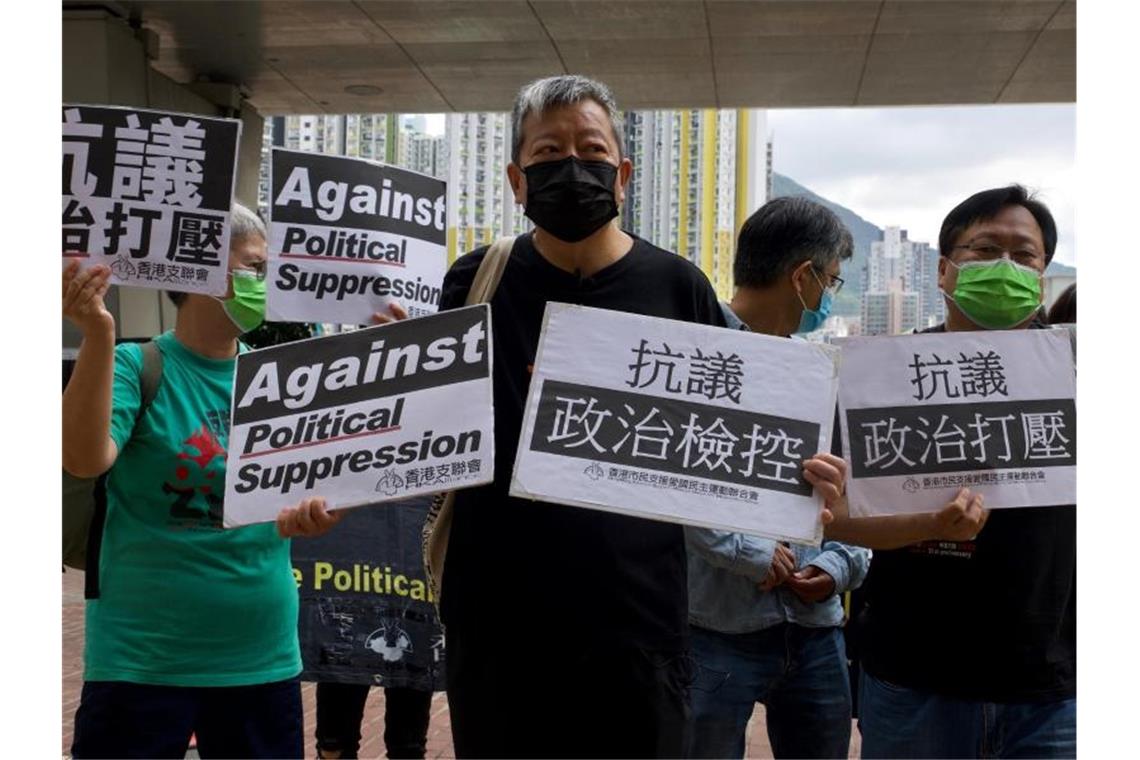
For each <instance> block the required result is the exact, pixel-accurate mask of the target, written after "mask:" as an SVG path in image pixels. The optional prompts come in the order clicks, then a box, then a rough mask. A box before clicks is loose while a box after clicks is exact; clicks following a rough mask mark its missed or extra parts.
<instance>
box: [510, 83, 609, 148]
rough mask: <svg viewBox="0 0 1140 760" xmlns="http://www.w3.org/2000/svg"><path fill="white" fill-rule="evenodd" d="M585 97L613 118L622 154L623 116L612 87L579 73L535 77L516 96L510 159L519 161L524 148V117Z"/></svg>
mask: <svg viewBox="0 0 1140 760" xmlns="http://www.w3.org/2000/svg"><path fill="white" fill-rule="evenodd" d="M583 100H592V101H594V102H595V103H597V104H598V105H600V106H601V107H602V108H604V109H606V115H608V116H609V117H610V127H611V128H612V129H613V131H614V138H616V139H617V146H618V156H621V154H622V136H621V128H622V118H621V112H620V111H618V108H617V103H616V102H615V101H614V96H613V93H612V92H610V88H609V87H606V86H605V85H604V84H602V83H601V82H598V81H596V80H594V79H589V78H587V77H584V76H579V75H578V74H562V75H560V76H556V77H547V78H546V79H536V80H535V81H533V82H531V83H530V84H528V85H524V86H523V88H522V89H521V90H519V94H518V96H517V97H516V98H515V107H514V109H513V110H512V111H511V135H512V137H513V144H512V145H511V161H512V162H514V163H515V164H516V165H517V164H518V162H519V151H520V150H522V144H523V135H522V124H523V120H524V119H525V118H526V117H527V115H528V114H530V113H536V114H540V115H541V114H543V113H545V112H546V111H548V110H550V109H551V108H561V107H562V106H568V105H573V104H575V103H580V102H581V101H583Z"/></svg>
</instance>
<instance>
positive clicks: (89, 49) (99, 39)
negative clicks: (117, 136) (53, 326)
mask: <svg viewBox="0 0 1140 760" xmlns="http://www.w3.org/2000/svg"><path fill="white" fill-rule="evenodd" d="M142 34H144V33H143V32H136V30H134V29H132V28H131V26H130V25H129V24H128V23H127V21H126V20H125V19H122V18H119V17H117V16H115V15H114V14H112V13H110V12H108V11H106V10H101V9H82V10H77V9H64V11H63V101H64V102H65V103H82V104H86V105H110V106H136V107H139V108H154V109H158V110H166V111H178V112H182V113H196V114H202V115H203V116H219V115H226V113H225V111H224V110H223V109H222V108H220V107H219V106H218V105H215V103H213V102H211V100H210V99H209V98H207V97H203V95H201V94H198V93H196V92H194V91H193V90H192V89H191V86H188V85H181V84H179V83H177V82H175V81H174V80H172V79H170V78H169V77H167V76H165V75H164V74H161V73H159V72H158V71H155V70H154V69H153V68H151V67H150V63H149V60H148V58H147V50H146V44H145V42H144V39H143V38H142V36H141V35H142ZM209 87H219V86H218V85H210V86H209ZM221 87H224V86H221ZM204 91H207V92H208V88H207V89H206V90H204ZM239 117H240V118H241V120H242V135H241V144H240V147H239V155H238V175H237V183H236V186H235V195H236V197H237V199H238V200H239V201H241V202H242V203H244V204H246V205H247V206H249V207H250V208H253V209H256V208H257V182H258V170H259V167H260V165H261V138H262V128H263V126H264V119H262V117H261V115H260V114H259V113H258V112H257V110H256V109H254V108H253V107H252V106H251V105H249V104H248V103H245V102H241V104H240V114H239ZM107 307H108V309H110V311H111V313H112V314H114V315H115V324H116V329H117V331H118V336H119V337H122V338H143V337H150V336H152V335H155V334H156V333H159V332H161V331H162V330H165V329H169V328H170V327H172V326H173V324H174V322H173V312H172V310H171V309H170V308H169V303H165V304H164V296H163V295H162V293H161V292H160V291H157V290H148V289H144V288H112V289H111V291H110V293H108V296H107ZM79 340H80V335H79V332H78V331H77V330H75V329H74V328H73V327H72V326H71V324H70V323H69V322H66V321H64V324H63V346H64V349H65V351H66V350H67V349H75V348H77V347H78V346H79Z"/></svg>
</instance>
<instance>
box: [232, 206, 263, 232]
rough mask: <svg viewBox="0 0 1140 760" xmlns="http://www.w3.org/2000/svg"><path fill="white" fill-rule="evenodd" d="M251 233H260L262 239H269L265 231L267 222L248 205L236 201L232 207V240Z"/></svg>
mask: <svg viewBox="0 0 1140 760" xmlns="http://www.w3.org/2000/svg"><path fill="white" fill-rule="evenodd" d="M250 235H260V236H261V239H262V240H266V241H268V240H269V234H268V233H267V232H266V231H265V222H263V221H261V217H259V216H258V215H257V214H255V213H254V212H253V211H251V210H250V209H249V208H247V207H246V206H243V205H242V204H240V203H238V202H237V201H234V205H233V207H232V208H230V240H231V241H233V240H241V239H242V238H244V237H249V236H250Z"/></svg>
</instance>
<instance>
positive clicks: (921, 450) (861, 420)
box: [847, 399, 1077, 478]
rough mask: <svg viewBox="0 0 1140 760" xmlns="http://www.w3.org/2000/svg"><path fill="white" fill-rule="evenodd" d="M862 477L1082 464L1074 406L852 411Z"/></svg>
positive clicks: (855, 462) (1048, 403)
mask: <svg viewBox="0 0 1140 760" xmlns="http://www.w3.org/2000/svg"><path fill="white" fill-rule="evenodd" d="M847 436H848V442H849V443H850V446H851V460H852V461H851V468H852V474H853V475H854V476H855V477H857V478H867V477H879V476H887V475H915V474H928V473H943V472H972V471H976V470H999V469H1018V468H1033V469H1037V468H1041V467H1065V466H1072V465H1075V464H1076V463H1077V408H1076V404H1075V403H1074V401H1073V400H1072V399H1056V400H1036V401H999V402H992V403H974V404H939V405H933V406H903V407H884V408H872V409H848V410H847Z"/></svg>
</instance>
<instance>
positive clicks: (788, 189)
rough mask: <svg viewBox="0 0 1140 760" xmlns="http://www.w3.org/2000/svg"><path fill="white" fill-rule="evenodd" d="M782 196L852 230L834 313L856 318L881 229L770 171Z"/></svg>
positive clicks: (1055, 270) (1052, 271)
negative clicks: (807, 203)
mask: <svg viewBox="0 0 1140 760" xmlns="http://www.w3.org/2000/svg"><path fill="white" fill-rule="evenodd" d="M784 196H803V197H805V198H808V199H810V200H813V201H815V202H817V203H821V204H823V205H824V206H826V207H827V208H829V209H831V210H832V211H834V212H835V214H836V216H838V217H839V219H840V221H842V222H843V223H844V224H845V225H847V229H849V230H851V237H852V238H853V239H854V241H855V253H854V255H853V256H852V257H851V260H850V261H848V262H846V263H844V265H843V279H844V280H845V281H846V284H845V285H844V287H843V290H842V291H841V292H840V293H839V297H838V298H836V299H835V313H836V314H840V315H842V316H858V315H859V304H860V300H861V299H862V297H863V266H864V264H866V263H867V257H868V256H869V255H870V254H871V243H873V242H875V241H878V240H882V239H883V230H882V228H881V227H878V226H876V225H874V224H872V223H871V222H868V221H867V220H866V219H864V218H863V217H861V216H859V215H858V214H856V213H855V212H854V211H852V210H851V209H849V208H847V207H846V206H840V205H839V204H838V203H835V202H834V201H830V200H828V199H827V198H824V197H823V196H821V195H817V194H816V193H813V192H812V191H811V190H809V189H807V188H806V187H804V186H803V185H801V184H800V183H798V182H796V181H795V180H794V179H791V178H790V177H785V176H784V175H783V174H778V173H776V172H773V173H772V197H773V198H780V197H784ZM930 244H931V245H933V246H937V245H938V241H936V240H932V241H930ZM1045 273H1046V274H1049V275H1069V276H1073V277H1075V276H1076V274H1077V270H1076V268H1075V267H1071V266H1067V265H1065V264H1061V263H1060V262H1053V263H1052V264H1050V265H1049V268H1048V269H1046V270H1045Z"/></svg>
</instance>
